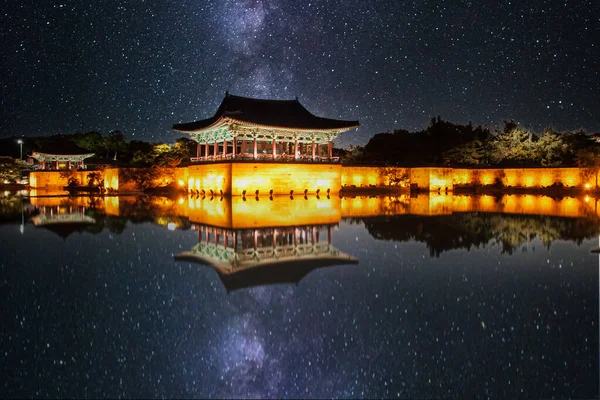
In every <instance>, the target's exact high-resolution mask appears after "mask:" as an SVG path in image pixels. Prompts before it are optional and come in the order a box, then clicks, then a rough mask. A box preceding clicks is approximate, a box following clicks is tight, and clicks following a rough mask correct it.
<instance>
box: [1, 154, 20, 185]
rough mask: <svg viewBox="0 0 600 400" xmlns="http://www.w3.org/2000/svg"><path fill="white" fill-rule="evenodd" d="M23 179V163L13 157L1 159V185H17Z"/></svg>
mask: <svg viewBox="0 0 600 400" xmlns="http://www.w3.org/2000/svg"><path fill="white" fill-rule="evenodd" d="M20 178H21V163H19V162H18V161H17V160H16V159H14V158H12V157H0V185H1V184H7V183H16V182H17V181H19V179H20Z"/></svg>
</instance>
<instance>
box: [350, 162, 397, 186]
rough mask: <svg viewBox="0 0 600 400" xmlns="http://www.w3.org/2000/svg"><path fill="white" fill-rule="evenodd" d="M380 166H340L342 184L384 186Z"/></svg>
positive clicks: (385, 183)
mask: <svg viewBox="0 0 600 400" xmlns="http://www.w3.org/2000/svg"><path fill="white" fill-rule="evenodd" d="M383 169H384V168H382V167H342V176H341V184H342V186H356V187H365V186H366V187H369V186H386V185H387V182H385V177H384V175H383Z"/></svg>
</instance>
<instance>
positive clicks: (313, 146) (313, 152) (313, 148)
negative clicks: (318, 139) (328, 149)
mask: <svg viewBox="0 0 600 400" xmlns="http://www.w3.org/2000/svg"><path fill="white" fill-rule="evenodd" d="M312 159H313V160H314V159H315V139H313V140H312Z"/></svg>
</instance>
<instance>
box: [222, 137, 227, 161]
mask: <svg viewBox="0 0 600 400" xmlns="http://www.w3.org/2000/svg"><path fill="white" fill-rule="evenodd" d="M222 154H223V158H225V156H227V140H223V153H222Z"/></svg>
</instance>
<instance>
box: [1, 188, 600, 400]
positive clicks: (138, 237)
mask: <svg viewBox="0 0 600 400" xmlns="http://www.w3.org/2000/svg"><path fill="white" fill-rule="evenodd" d="M0 206H1V207H2V208H1V211H2V214H1V215H2V216H1V220H0V222H1V224H0V239H1V243H2V244H1V245H2V253H1V255H0V271H1V276H0V278H1V280H0V283H1V285H2V321H3V323H2V324H3V327H2V331H1V334H0V354H1V355H2V360H3V361H2V363H1V364H0V365H1V366H0V368H1V371H0V376H3V377H4V379H3V383H2V386H1V388H2V391H1V393H0V395H2V396H3V397H92V398H98V397H110V398H117V397H145V398H154V397H178V398H180V397H192V398H198V397H219V398H221V397H294V398H305V397H318V398H323V397H343V398H372V397H385V398H390V397H394V398H396V397H401V398H414V397H419V398H449V397H450V398H464V397H472V396H477V397H491V398H551V397H554V398H567V397H575V398H596V397H598V390H599V383H598V380H599V347H598V337H599V329H598V314H599V308H598V293H599V286H598V284H599V283H598V282H599V279H598V268H599V260H598V254H595V253H592V250H593V249H594V248H597V247H598V240H599V236H598V235H599V229H598V217H597V216H598V213H599V212H598V210H597V208H598V207H597V201H596V200H595V199H593V198H592V199H590V198H563V199H552V198H549V197H542V196H505V197H502V198H494V197H489V196H477V197H469V196H433V195H432V196H431V197H430V196H419V197H417V198H410V197H406V196H402V197H393V198H391V197H373V198H368V197H364V198H361V197H357V198H343V199H340V198H339V197H331V198H327V197H321V198H316V197H314V196H313V197H309V198H306V199H305V198H303V197H296V198H294V199H290V198H288V197H276V198H274V199H272V200H271V199H269V198H263V197H261V198H260V199H255V198H248V199H242V198H233V199H220V198H213V199H210V198H204V199H203V198H195V197H192V198H179V199H166V198H127V197H107V198H87V197H75V198H61V197H46V198H44V197H38V198H30V199H19V198H11V197H3V198H2V199H0Z"/></svg>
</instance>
